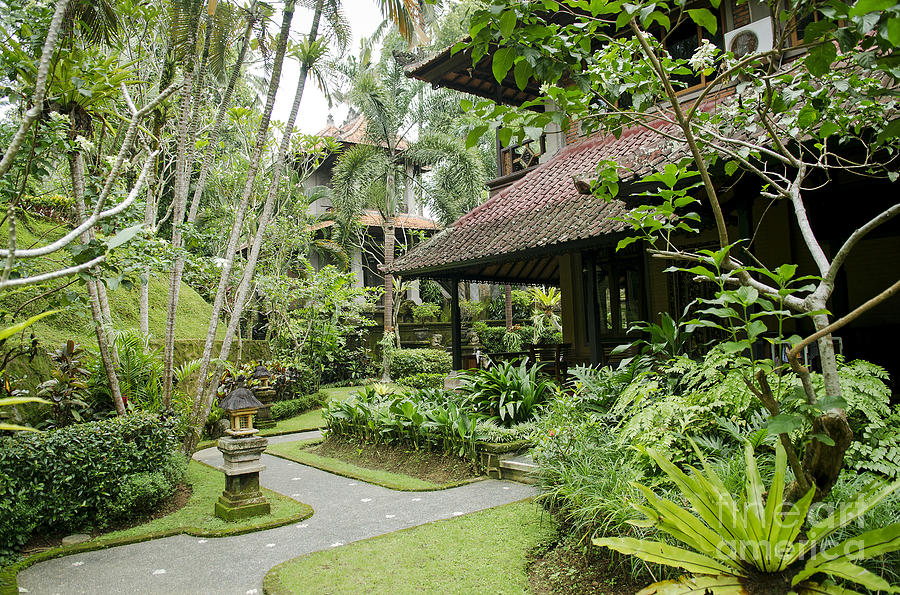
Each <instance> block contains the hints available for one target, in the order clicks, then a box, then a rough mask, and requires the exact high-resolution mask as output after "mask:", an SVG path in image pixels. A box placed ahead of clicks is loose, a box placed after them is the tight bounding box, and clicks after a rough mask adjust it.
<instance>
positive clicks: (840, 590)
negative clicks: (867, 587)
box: [797, 583, 862, 595]
mask: <svg viewBox="0 0 900 595" xmlns="http://www.w3.org/2000/svg"><path fill="white" fill-rule="evenodd" d="M797 595H862V593H860V592H859V591H851V590H850V589H846V588H844V587H839V586H837V585H819V584H816V583H805V584H804V585H803V586H802V587H800V588H799V589H797Z"/></svg>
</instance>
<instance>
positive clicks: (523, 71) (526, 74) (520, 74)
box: [513, 59, 531, 89]
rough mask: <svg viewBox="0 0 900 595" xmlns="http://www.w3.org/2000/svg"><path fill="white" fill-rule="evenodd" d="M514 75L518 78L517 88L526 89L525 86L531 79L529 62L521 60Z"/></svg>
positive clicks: (517, 63)
mask: <svg viewBox="0 0 900 595" xmlns="http://www.w3.org/2000/svg"><path fill="white" fill-rule="evenodd" d="M513 74H514V75H515V77H516V86H517V87H518V88H519V89H524V88H525V85H527V84H528V81H529V80H530V79H531V64H529V63H528V60H525V59H522V60H519V61H518V62H516V67H515V69H514V70H513Z"/></svg>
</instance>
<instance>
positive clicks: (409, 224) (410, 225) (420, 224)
mask: <svg viewBox="0 0 900 595" xmlns="http://www.w3.org/2000/svg"><path fill="white" fill-rule="evenodd" d="M359 222H360V223H361V224H362V225H367V226H374V227H381V225H382V224H383V222H384V220H383V219H382V217H381V213H379V212H378V211H366V212H365V213H363V214H362V215H361V216H360V218H359ZM332 225H334V221H320V222H318V223H315V224H313V225H310V226H309V227H307V228H306V230H307V231H317V230H319V229H325V228H326V227H331V226H332ZM394 225H395V226H396V227H400V228H402V229H424V230H431V231H434V230H438V229H440V228H441V226H440V225H439V224H438V223H437V222H435V221H432V220H431V219H428V218H427V217H420V216H418V215H410V214H407V213H401V214H400V215H397V216H396V217H394Z"/></svg>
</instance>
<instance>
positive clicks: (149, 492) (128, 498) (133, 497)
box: [106, 471, 175, 520]
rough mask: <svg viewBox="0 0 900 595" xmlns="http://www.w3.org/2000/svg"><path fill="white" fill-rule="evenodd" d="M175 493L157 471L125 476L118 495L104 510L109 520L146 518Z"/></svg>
mask: <svg viewBox="0 0 900 595" xmlns="http://www.w3.org/2000/svg"><path fill="white" fill-rule="evenodd" d="M173 493H175V485H174V484H172V483H170V482H169V481H168V480H167V479H166V476H165V475H163V474H162V473H160V472H158V471H151V472H146V473H135V474H134V475H126V476H125V477H124V478H123V479H122V481H121V483H120V485H119V495H118V497H117V498H116V499H115V501H113V502H112V503H111V504H110V506H109V507H108V508H107V510H106V514H107V516H108V517H109V518H110V520H126V519H130V518H135V517H142V516H146V515H147V514H149V513H151V512H153V510H154V509H156V508H157V507H158V506H159V505H160V504H162V503H163V502H165V501H166V500H168V499H169V498H170V497H171V496H172V494H173Z"/></svg>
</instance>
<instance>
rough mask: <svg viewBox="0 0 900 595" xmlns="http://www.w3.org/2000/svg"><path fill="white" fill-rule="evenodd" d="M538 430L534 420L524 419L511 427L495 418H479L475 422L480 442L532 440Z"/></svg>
mask: <svg viewBox="0 0 900 595" xmlns="http://www.w3.org/2000/svg"><path fill="white" fill-rule="evenodd" d="M537 431H538V424H537V423H536V422H534V421H523V422H521V423H517V424H515V425H512V426H510V427H506V426H502V425H500V424H498V423H497V420H494V419H479V420H478V422H477V423H476V424H475V439H476V440H478V441H479V442H493V443H495V444H497V443H499V444H505V443H508V442H518V441H520V440H531V438H532V437H533V436H534V434H535V433H536V432H537Z"/></svg>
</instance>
